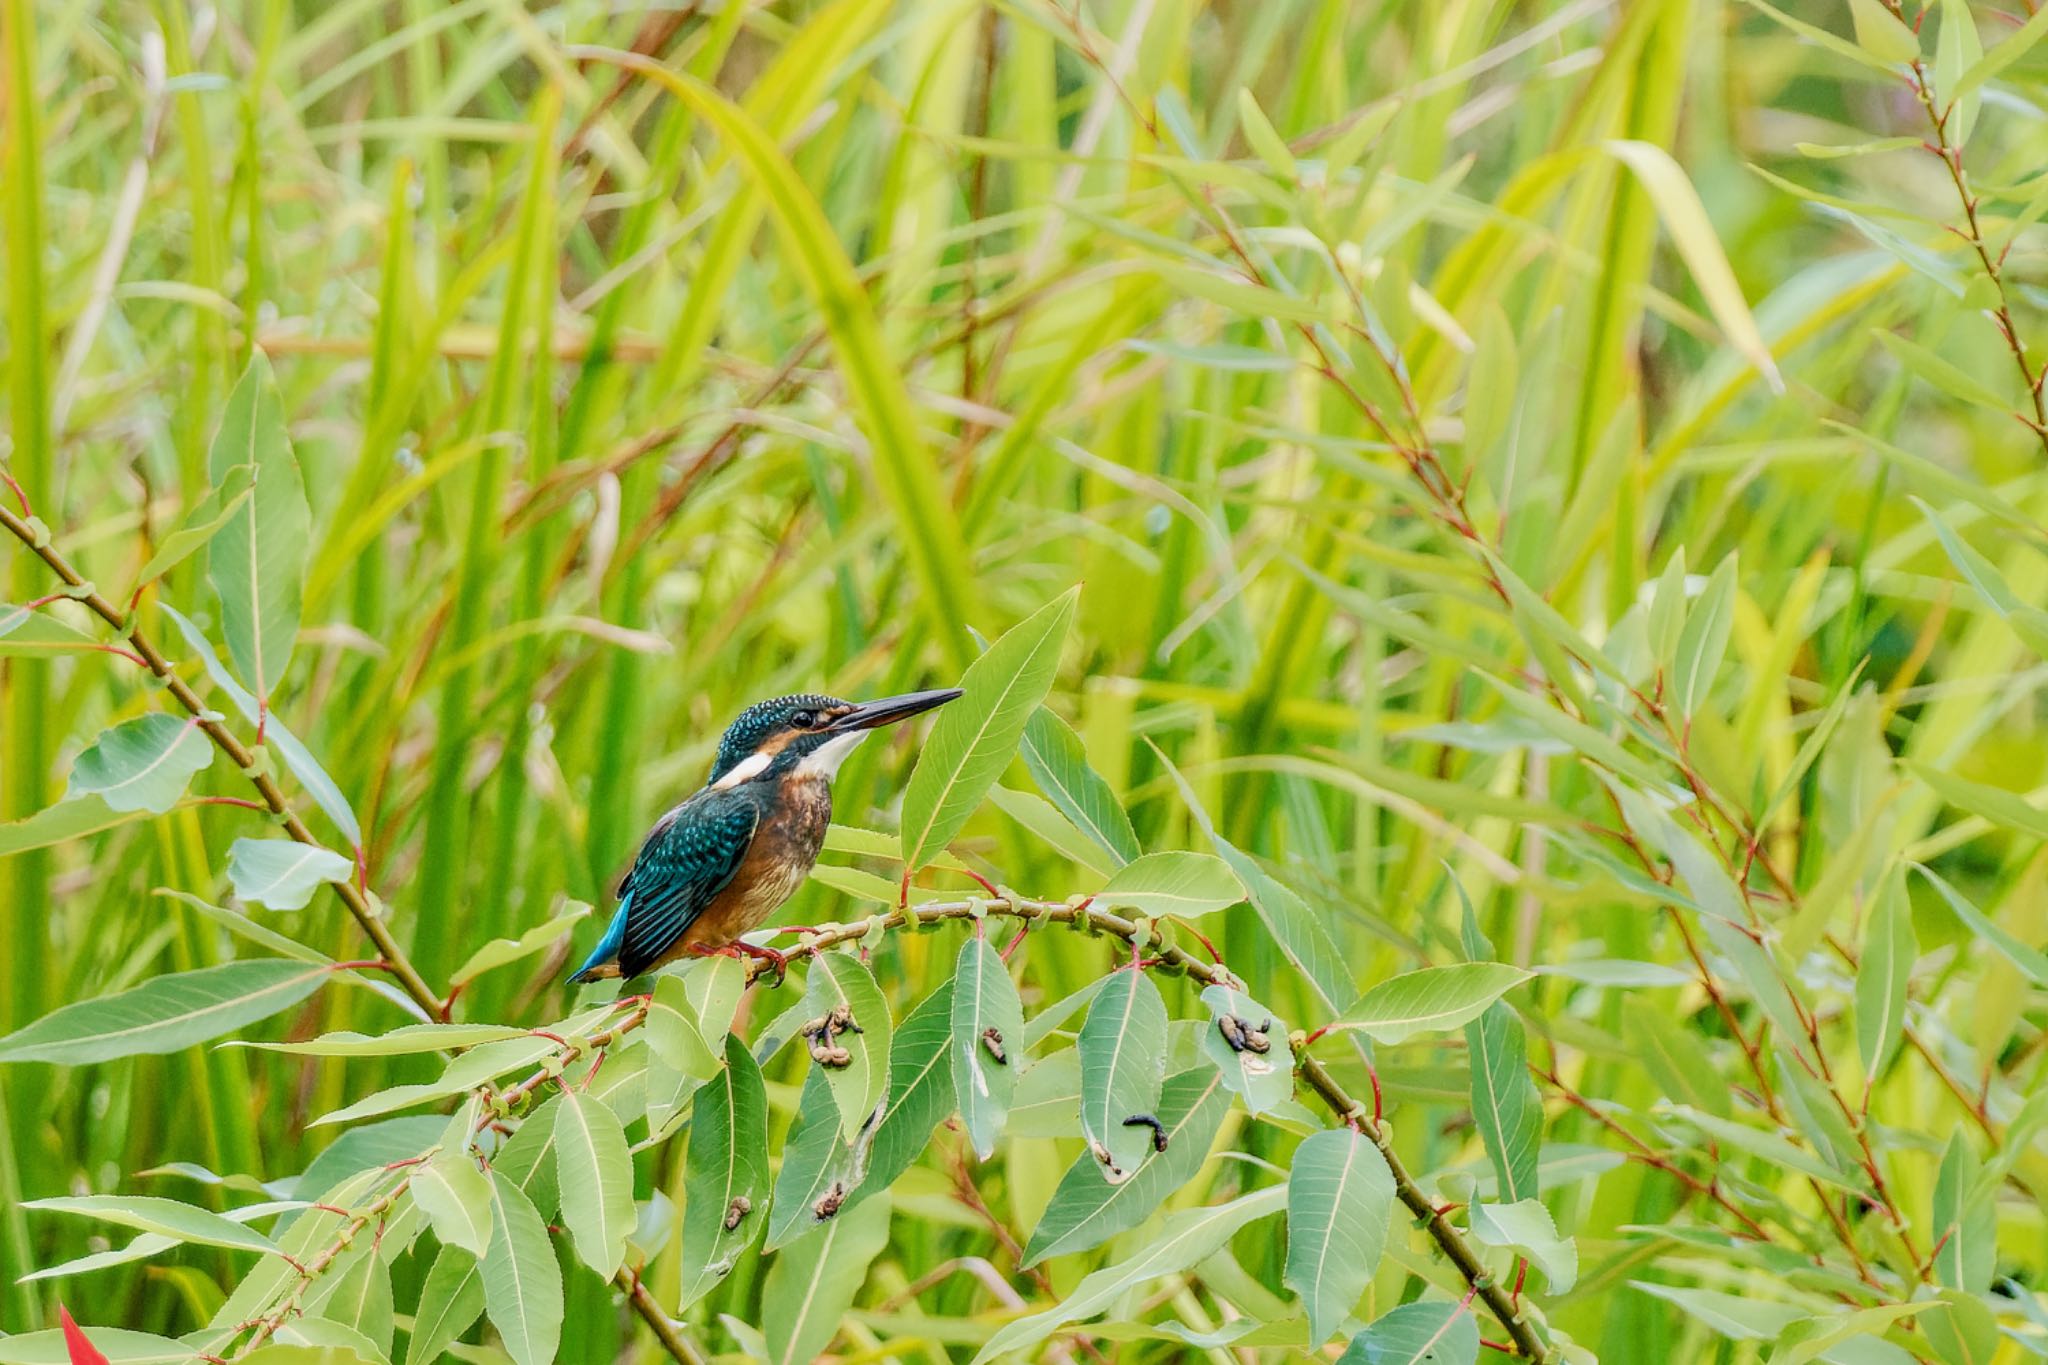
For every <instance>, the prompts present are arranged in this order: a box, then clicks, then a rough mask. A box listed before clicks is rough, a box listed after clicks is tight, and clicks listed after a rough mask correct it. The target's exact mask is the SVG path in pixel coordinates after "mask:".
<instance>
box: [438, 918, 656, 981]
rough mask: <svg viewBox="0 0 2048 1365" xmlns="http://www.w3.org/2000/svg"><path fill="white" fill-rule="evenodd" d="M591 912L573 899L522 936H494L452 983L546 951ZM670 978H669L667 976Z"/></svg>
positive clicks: (472, 979)
mask: <svg viewBox="0 0 2048 1365" xmlns="http://www.w3.org/2000/svg"><path fill="white" fill-rule="evenodd" d="M589 913H590V906H589V904H588V903H587V902H584V901H571V902H569V908H568V909H567V910H565V911H563V912H562V913H561V914H559V915H556V916H555V917H554V918H553V919H551V920H549V921H548V922H547V923H545V924H536V925H535V926H534V927H533V928H531V929H528V930H527V931H526V932H525V933H523V934H521V935H520V936H519V937H518V938H494V939H492V940H491V941H490V942H489V943H486V944H485V945H484V946H483V947H481V948H479V949H477V950H476V951H475V952H473V953H471V954H470V955H469V960H468V961H466V962H464V963H463V964H462V965H461V966H460V967H457V968H456V969H455V972H454V974H453V975H452V976H450V977H449V978H448V984H449V985H450V986H466V985H468V984H469V983H470V982H472V981H474V980H476V979H477V978H478V977H480V976H482V975H483V974H484V973H485V972H488V971H492V970H494V969H495V968H498V967H505V966H509V965H511V964H512V963H514V962H518V961H519V960H521V959H522V958H528V957H531V956H533V955H534V954H535V953H538V952H544V951H545V950H547V949H548V948H551V947H553V946H554V945H555V944H556V943H557V942H559V941H560V940H561V939H562V937H563V936H564V935H566V934H568V933H569V932H570V931H571V930H573V929H574V928H575V927H576V925H577V923H578V922H579V921H581V920H582V919H583V918H584V916H586V915H588V914H589ZM664 979H666V978H664Z"/></svg>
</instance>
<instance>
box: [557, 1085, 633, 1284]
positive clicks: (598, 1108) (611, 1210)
mask: <svg viewBox="0 0 2048 1365" xmlns="http://www.w3.org/2000/svg"><path fill="white" fill-rule="evenodd" d="M555 1172H556V1179H557V1181H558V1183H559V1184H560V1186H561V1190H562V1221H563V1222H564V1223H567V1224H568V1225H569V1235H570V1236H571V1237H573V1238H575V1240H576V1254H577V1255H578V1256H580V1257H582V1258H583V1264H585V1265H587V1266H589V1267H590V1268H591V1269H592V1270H595V1271H596V1272H597V1273H598V1274H600V1275H602V1276H604V1277H605V1278H606V1279H609V1278H611V1276H612V1275H613V1274H614V1273H615V1272H617V1270H618V1268H619V1267H620V1266H621V1265H623V1264H625V1260H626V1239H627V1238H628V1237H630V1236H631V1235H632V1233H633V1224H634V1222H635V1220H636V1218H637V1214H636V1213H635V1212H634V1208H633V1153H632V1151H631V1150H630V1149H629V1148H628V1147H627V1146H626V1132H625V1129H624V1128H623V1127H621V1126H620V1124H619V1118H618V1115H616V1114H614V1113H613V1112H612V1111H611V1110H610V1109H609V1108H608V1107H607V1106H605V1105H604V1104H603V1103H601V1102H600V1101H597V1100H594V1099H591V1098H590V1097H589V1096H587V1095H585V1094H583V1093H582V1092H580V1091H578V1090H574V1089H571V1090H565V1091H564V1092H563V1093H562V1104H561V1108H560V1109H559V1110H557V1111H556V1114H555Z"/></svg>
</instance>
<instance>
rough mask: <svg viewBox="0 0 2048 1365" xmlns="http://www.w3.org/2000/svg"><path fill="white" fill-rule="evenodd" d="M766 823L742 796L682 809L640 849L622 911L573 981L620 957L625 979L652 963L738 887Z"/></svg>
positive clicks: (708, 797)
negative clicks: (721, 896)
mask: <svg viewBox="0 0 2048 1365" xmlns="http://www.w3.org/2000/svg"><path fill="white" fill-rule="evenodd" d="M760 818H761V813H760V809H759V808H758V807H757V806H756V805H755V803H754V801H753V799H752V798H751V797H750V796H747V795H744V794H742V793H740V792H717V791H711V790H708V789H707V790H705V791H701V792H699V793H697V794H696V795H695V796H693V797H691V798H690V799H689V800H688V801H685V802H684V803H683V804H682V805H680V806H678V807H677V808H676V809H675V810H674V811H673V812H671V813H670V814H669V816H668V817H666V818H665V819H663V820H662V821H661V823H660V824H658V825H656V826H655V827H654V830H653V832H652V833H650V834H649V835H648V836H647V842H646V843H644V844H642V845H641V847H640V856H639V857H638V858H637V859H635V860H634V863H633V870H632V871H631V872H628V873H627V874H626V880H625V881H624V883H623V884H621V886H620V887H619V911H618V913H617V914H616V915H614V916H613V917H612V922H611V925H610V927H609V928H607V929H606V930H605V935H604V938H603V939H602V940H601V941H600V942H599V943H598V945H597V950H596V951H595V952H593V953H592V954H591V956H590V960H589V961H587V962H585V963H584V964H583V966H582V967H581V968H579V969H578V970H577V972H576V975H575V976H573V977H571V978H570V980H572V981H574V980H584V979H587V978H586V977H585V975H584V974H585V973H587V972H589V971H590V970H591V969H592V968H593V967H596V966H599V965H601V964H603V963H605V962H609V961H611V960H613V959H617V961H618V964H619V975H621V976H622V977H634V976H638V975H639V974H640V973H641V972H644V971H646V970H647V969H648V968H649V967H651V966H653V965H654V964H655V962H657V961H658V960H660V958H661V956H662V954H663V953H665V952H666V951H667V950H668V949H669V948H670V947H672V946H673V945H674V944H675V943H676V942H677V941H678V940H680V939H681V938H682V936H683V935H684V934H685V933H687V932H689V928H690V925H691V924H692V923H693V922H694V921H695V920H696V918H697V916H698V915H700V914H702V913H703V912H704V907H705V906H707V905H709V904H710V903H711V902H712V900H713V898H715V897H716V896H717V895H718V893H719V892H721V891H723V890H725V888H726V887H727V886H728V885H729V884H730V883H731V882H732V879H733V876H734V874H736V873H737V872H738V871H739V868H740V862H741V860H742V859H744V858H745V857H746V854H747V846H748V845H749V844H751V843H752V842H753V841H754V829H755V827H756V826H757V825H758V824H759V822H760Z"/></svg>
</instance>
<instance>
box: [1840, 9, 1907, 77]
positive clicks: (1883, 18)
mask: <svg viewBox="0 0 2048 1365" xmlns="http://www.w3.org/2000/svg"><path fill="white" fill-rule="evenodd" d="M1849 19H1850V22H1851V23H1853V24H1854V25H1855V29H1856V45H1857V46H1858V47H1860V48H1862V49H1863V50H1864V51H1865V52H1868V53H1869V54H1870V55H1871V56H1873V57H1875V58H1877V59H1878V60H1879V61H1881V62H1885V63H1898V62H1910V61H1912V60H1913V59H1914V58H1915V57H1917V56H1919V55H1920V39H1919V36H1918V35H1916V34H1915V33H1914V32H1913V30H1912V29H1910V28H1907V27H1906V26H1905V24H1903V23H1901V22H1900V21H1899V17H1898V16H1897V15H1896V14H1893V13H1892V12H1891V11H1890V10H1888V9H1886V8H1885V7H1884V5H1883V4H1882V3H1880V0H1849Z"/></svg>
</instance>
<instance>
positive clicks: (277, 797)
mask: <svg viewBox="0 0 2048 1365" xmlns="http://www.w3.org/2000/svg"><path fill="white" fill-rule="evenodd" d="M0 526H5V527H6V529H7V530H8V531H9V532H10V533H11V534H12V535H13V536H14V537H15V539H17V540H19V541H20V542H21V543H22V544H24V545H26V546H28V548H29V549H31V550H33V551H34V552H35V553H36V555H37V557H38V558H40V559H41V560H42V561H43V563H45V564H47V565H49V566H50V571H51V572H52V573H54V574H56V575H57V577H59V578H61V579H63V580H64V582H65V583H66V584H67V585H68V586H69V587H70V589H71V591H70V592H68V593H66V594H65V595H66V596H67V597H70V598H72V599H73V600H75V601H77V602H80V603H83V604H84V606H85V608H86V609H87V610H88V611H90V612H92V614H93V615H95V616H97V617H99V618H100V619H101V620H102V621H105V622H106V623H107V624H108V625H109V626H111V627H113V628H114V630H115V631H116V632H117V633H118V634H120V635H121V636H122V638H124V639H125V640H126V641H127V642H128V647H129V648H130V649H132V650H133V651H134V652H135V655H136V657H137V658H138V659H140V660H141V662H142V665H143V667H145V668H147V669H148V670H149V671H150V672H151V673H153V674H155V675H156V677H157V678H158V679H159V680H160V681H161V682H162V683H163V684H164V687H165V689H166V690H168V691H169V692H170V694H171V696H172V697H173V698H174V699H176V701H177V703H178V705H179V706H181V707H183V708H184V710H185V712H186V713H187V714H188V715H190V716H191V717H192V719H193V721H194V723H196V724H197V725H198V727H199V728H200V729H201V730H203V731H205V732H206V737H207V738H208V739H210V740H212V741H213V743H214V745H215V747H216V748H218V749H219V750H220V751H221V752H222V753H223V754H225V755H227V758H228V761H229V762H230V763H233V764H234V765H235V766H236V767H237V768H239V769H240V770H241V771H242V774H243V776H245V777H247V778H248V779H249V781H250V782H251V783H252V784H253V785H254V786H255V788H256V794H257V795H258V796H259V797H261V798H262V801H263V806H264V809H266V810H268V811H269V812H270V814H271V815H272V816H274V817H276V819H277V822H278V824H279V825H280V826H281V827H282V828H283V829H284V832H285V833H286V834H287V835H289V836H290V837H291V838H292V839H293V840H295V841H296V842H298V843H301V844H306V845H308V846H310V847H313V848H324V847H325V845H323V844H322V843H321V842H320V841H319V840H318V839H316V838H314V837H313V832H312V831H311V830H309V829H307V828H306V822H305V821H304V820H301V819H300V818H299V816H298V814H297V813H296V812H295V811H293V810H292V808H291V806H290V804H289V803H287V802H286V801H285V798H284V792H283V791H282V790H281V789H280V788H279V787H278V785H277V780H276V779H275V778H273V777H272V776H271V775H270V772H269V769H268V767H267V765H265V764H264V763H263V762H262V761H261V760H259V759H258V757H257V756H256V755H255V754H253V753H251V752H250V751H249V749H248V748H247V746H245V745H244V744H243V743H242V741H241V740H240V739H238V738H236V737H235V734H234V732H233V731H232V730H229V729H228V728H227V726H226V725H224V724H223V723H222V722H221V721H220V720H218V719H216V718H215V715H214V713H213V712H212V711H211V710H210V709H208V707H207V705H206V703H205V702H203V701H201V700H200V698H199V694H198V693H196V692H194V691H193V690H192V688H191V687H190V685H188V684H187V683H186V681H185V680H184V679H183V678H181V677H179V676H178V671H177V667H176V665H174V664H172V663H171V661H170V660H168V659H166V658H165V657H164V655H163V654H162V652H161V651H159V650H158V649H157V647H156V646H155V645H154V644H153V643H151V642H150V640H149V638H148V637H147V636H146V635H144V634H143V633H142V630H141V627H140V626H138V625H137V624H136V622H135V620H134V618H133V617H132V616H131V615H130V614H128V613H126V612H123V611H121V610H120V609H119V608H117V607H116V606H114V604H113V603H111V602H109V601H107V599H106V598H104V597H102V596H101V595H100V593H99V591H98V590H97V589H95V588H94V587H93V585H92V584H91V583H90V582H89V581H87V579H86V578H85V576H84V575H82V574H80V573H79V572H78V570H77V569H75V568H73V567H72V565H71V561H69V560H68V559H66V558H65V557H64V556H63V554H62V553H61V552H60V551H59V550H58V549H57V547H56V546H55V545H54V544H53V543H51V540H50V532H49V528H48V527H46V526H44V525H43V524H42V522H40V521H38V520H36V519H35V518H34V517H33V516H28V517H24V516H20V515H17V514H16V513H15V512H14V511H13V509H11V508H9V507H6V506H4V505H0ZM329 885H331V886H332V887H333V888H334V894H335V895H336V896H338V897H340V898H341V903H342V904H343V905H344V906H346V907H347V908H348V912H349V914H351V915H353V916H354V917H355V920H356V923H357V924H359V925H361V926H362V929H363V932H364V933H365V934H366V935H368V936H369V939H370V942H372V943H374V944H375V945H376V946H377V954H378V956H379V957H380V958H381V959H382V960H383V962H384V964H385V965H386V966H388V967H389V968H390V971H391V974H392V975H393V976H394V977H396V978H397V979H398V984H399V985H400V986H401V987H402V988H404V990H405V993H406V994H407V995H409V996H411V997H412V998H413V1001H414V1002H415V1003H416V1004H418V1005H419V1007H420V1008H421V1009H423V1010H425V1011H426V1012H427V1015H428V1017H430V1018H441V1017H443V1015H442V1009H441V998H440V997H439V996H437V995H435V994H434V992H433V991H432V990H430V989H428V987H427V983H426V981H425V980H424V979H423V978H422V977H421V976H420V974H419V971H418V970H417V969H416V968H415V967H414V966H413V965H412V962H411V960H410V959H409V958H407V957H406V955H405V950H404V949H402V948H400V947H399V946H398V940H396V939H395V938H393V937H392V936H391V930H390V928H389V926H387V925H386V924H385V923H384V919H383V916H381V915H380V914H378V912H377V908H376V906H374V905H372V904H371V903H370V898H369V897H368V896H367V895H365V894H364V893H363V892H362V890H360V889H359V888H358V887H357V886H355V884H354V883H352V882H346V881H340V882H332V883H329Z"/></svg>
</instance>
